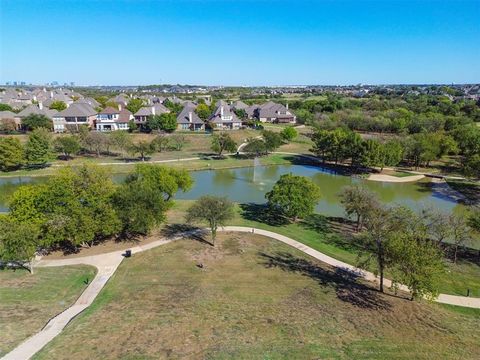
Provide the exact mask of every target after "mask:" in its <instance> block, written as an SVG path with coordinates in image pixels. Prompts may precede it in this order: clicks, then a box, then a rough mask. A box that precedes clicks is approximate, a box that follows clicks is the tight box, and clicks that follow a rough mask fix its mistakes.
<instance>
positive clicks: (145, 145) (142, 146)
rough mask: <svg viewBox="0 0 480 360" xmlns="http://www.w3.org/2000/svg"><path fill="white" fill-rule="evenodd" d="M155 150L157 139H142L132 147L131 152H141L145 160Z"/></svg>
mask: <svg viewBox="0 0 480 360" xmlns="http://www.w3.org/2000/svg"><path fill="white" fill-rule="evenodd" d="M155 150H156V149H155V140H153V141H151V142H148V141H146V140H141V141H139V142H138V143H136V144H133V145H132V146H131V147H130V152H131V153H132V154H134V155H135V154H139V155H140V159H141V160H142V161H145V159H146V158H147V156H148V155H151V154H153V153H154V152H155Z"/></svg>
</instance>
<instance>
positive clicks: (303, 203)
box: [265, 174, 320, 221]
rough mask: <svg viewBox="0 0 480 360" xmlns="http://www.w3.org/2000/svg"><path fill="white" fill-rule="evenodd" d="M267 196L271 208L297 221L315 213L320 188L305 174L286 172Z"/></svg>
mask: <svg viewBox="0 0 480 360" xmlns="http://www.w3.org/2000/svg"><path fill="white" fill-rule="evenodd" d="M265 198H266V199H267V200H268V206H269V208H270V209H272V210H273V211H275V212H277V213H279V214H280V215H282V216H284V217H287V218H289V219H291V220H293V221H296V220H297V219H298V218H304V217H305V216H307V215H310V214H311V213H313V210H314V208H315V205H316V204H317V203H318V201H319V200H320V188H319V187H318V186H317V185H316V184H315V183H313V182H312V181H311V180H310V179H308V178H306V177H304V176H298V175H293V174H285V175H282V176H281V177H280V179H279V180H278V181H277V182H276V183H275V185H274V186H273V189H272V190H271V191H270V192H268V193H266V194H265Z"/></svg>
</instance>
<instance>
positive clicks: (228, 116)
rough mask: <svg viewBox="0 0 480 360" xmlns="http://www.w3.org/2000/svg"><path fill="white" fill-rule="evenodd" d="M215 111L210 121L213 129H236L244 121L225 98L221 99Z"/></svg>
mask: <svg viewBox="0 0 480 360" xmlns="http://www.w3.org/2000/svg"><path fill="white" fill-rule="evenodd" d="M217 104H218V106H217V108H216V109H215V112H214V113H213V114H212V116H210V118H209V122H210V124H211V126H212V128H213V129H224V130H234V129H239V128H240V127H241V126H242V121H241V120H239V119H238V117H237V115H235V113H234V112H233V111H232V109H231V108H230V106H229V105H228V104H227V103H226V102H225V101H223V100H221V101H219V102H218V103H217Z"/></svg>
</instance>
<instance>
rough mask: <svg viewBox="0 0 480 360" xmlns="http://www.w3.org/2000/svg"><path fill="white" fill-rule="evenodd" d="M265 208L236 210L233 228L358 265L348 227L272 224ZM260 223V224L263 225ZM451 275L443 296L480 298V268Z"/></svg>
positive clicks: (181, 203)
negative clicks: (264, 216)
mask: <svg viewBox="0 0 480 360" xmlns="http://www.w3.org/2000/svg"><path fill="white" fill-rule="evenodd" d="M191 203H192V201H188V200H177V201H176V202H175V206H174V208H173V209H172V210H171V211H170V213H169V215H168V223H182V222H184V221H185V220H184V219H185V211H186V209H187V208H188V206H189V205H190V204H191ZM262 214H264V212H262V209H261V208H255V207H247V208H246V210H242V209H241V207H240V206H239V205H237V206H236V212H235V218H234V219H233V220H232V221H229V225H239V226H251V227H256V228H260V229H265V230H270V231H274V232H277V233H279V234H282V235H285V236H288V237H291V238H292V239H295V240H297V241H300V242H302V243H304V244H305V245H308V246H310V247H312V248H314V249H316V250H318V251H320V252H322V253H324V254H326V255H329V256H331V257H333V258H335V259H338V260H341V261H344V262H346V263H349V264H353V265H355V264H356V263H357V262H358V255H357V254H358V251H357V249H356V248H355V246H354V245H353V244H352V241H350V240H349V237H348V236H347V235H344V233H347V232H348V230H349V229H348V225H346V224H341V223H338V222H331V221H330V222H329V221H327V219H326V218H325V217H323V216H321V215H319V214H315V215H313V216H311V217H310V218H309V219H307V220H306V221H301V222H298V223H289V224H275V223H274V222H273V224H272V223H270V224H269V223H268V221H269V219H263V220H262V218H261V217H262ZM259 220H260V221H259ZM446 267H447V272H446V274H445V275H444V278H443V281H442V283H441V287H440V292H442V293H445V294H453V295H463V296H465V295H466V293H467V289H470V295H471V296H475V297H480V265H478V264H476V263H472V262H468V261H459V262H458V264H456V265H454V264H452V263H450V262H446Z"/></svg>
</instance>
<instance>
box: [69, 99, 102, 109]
mask: <svg viewBox="0 0 480 360" xmlns="http://www.w3.org/2000/svg"><path fill="white" fill-rule="evenodd" d="M74 104H88V105H90V106H91V107H92V108H96V107H99V106H100V103H99V102H98V101H97V100H95V99H94V98H91V97H86V98H83V99H79V100H77V101H75V102H74Z"/></svg>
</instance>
